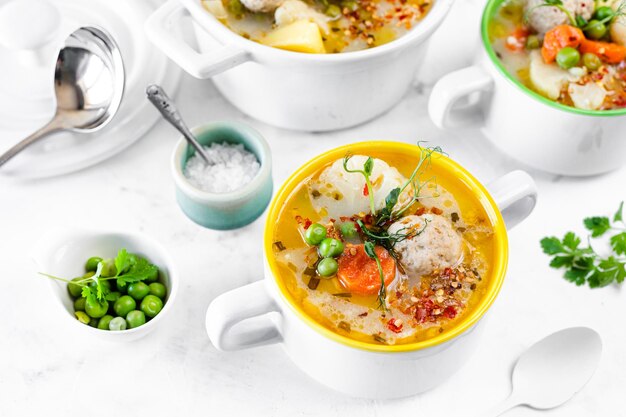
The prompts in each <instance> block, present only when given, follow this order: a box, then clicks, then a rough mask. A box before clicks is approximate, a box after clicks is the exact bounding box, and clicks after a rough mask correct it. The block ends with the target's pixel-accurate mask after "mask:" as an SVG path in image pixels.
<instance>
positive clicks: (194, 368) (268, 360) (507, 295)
mask: <svg viewBox="0 0 626 417" xmlns="http://www.w3.org/2000/svg"><path fill="white" fill-rule="evenodd" d="M427 93H428V91H424V92H422V91H421V89H420V88H417V87H416V88H414V89H412V90H411V91H410V92H409V93H408V94H407V96H406V98H405V99H404V100H403V102H402V103H401V104H399V105H398V106H396V107H395V108H394V109H393V110H391V111H390V112H389V113H388V114H386V115H384V116H382V117H380V118H379V119H377V120H374V121H372V122H370V123H368V124H365V125H363V126H360V127H357V128H354V129H350V130H346V131H340V132H335V133H325V134H308V133H298V132H289V131H281V130H278V129H276V128H272V127H270V126H267V125H263V124H261V123H258V122H256V121H254V120H249V119H247V118H246V117H245V116H243V115H241V114H240V113H239V112H238V111H237V110H236V109H234V108H233V107H232V106H230V104H228V103H227V102H226V101H225V100H224V99H222V98H221V97H220V96H219V94H218V93H217V92H216V90H215V89H214V87H213V86H212V84H211V83H209V82H202V81H198V80H194V79H191V78H189V77H186V76H185V77H184V79H183V83H182V85H181V89H180V91H179V93H178V95H177V96H178V100H177V101H178V103H179V104H180V108H181V111H182V113H183V115H184V116H185V117H186V119H187V120H188V122H189V124H190V125H192V126H193V125H197V124H201V123H203V122H206V121H211V120H222V119H231V120H244V121H248V122H249V123H250V124H252V125H253V126H254V127H255V128H256V129H258V130H259V131H260V132H261V133H262V134H263V135H264V136H265V137H266V138H267V140H268V142H269V143H270V146H271V148H272V151H273V157H274V181H275V185H276V186H278V185H280V183H281V182H282V181H283V180H284V179H285V178H286V177H287V176H288V175H289V174H290V173H291V172H292V171H294V170H295V169H296V168H297V167H298V166H299V165H301V164H302V163H303V162H305V161H306V160H308V159H309V158H311V157H313V156H314V155H316V154H318V153H320V152H322V151H324V150H327V149H330V148H332V147H335V146H338V145H341V144H346V143H350V142H354V141H360V140H367V139H388V140H398V141H405V142H416V141H418V140H428V141H430V143H431V144H433V145H440V146H442V147H443V149H445V150H446V151H447V152H448V153H449V154H450V156H451V157H452V158H454V159H456V160H458V161H459V162H460V163H462V164H463V165H465V166H466V167H467V168H468V169H469V170H470V171H471V172H473V173H474V174H475V175H476V176H477V177H478V178H479V179H480V180H481V181H483V182H489V181H490V180H492V179H494V178H496V177H498V176H499V175H502V174H504V173H506V172H507V171H509V170H512V169H516V168H520V166H519V165H518V164H517V163H516V162H514V161H512V160H510V159H509V158H507V157H505V156H503V155H502V154H500V153H498V152H497V151H495V150H494V149H493V147H492V146H491V145H490V144H489V143H488V142H487V141H486V139H484V138H483V136H482V135H481V134H480V133H479V132H478V131H475V130H464V131H459V132H441V131H439V130H437V129H436V128H435V127H434V126H433V125H432V124H431V123H430V121H429V120H428V118H427V116H426V115H425V106H426V100H427ZM176 139H177V135H176V133H175V132H174V131H173V129H172V128H171V127H170V126H169V125H166V124H165V123H160V124H159V125H157V126H156V127H155V129H153V130H152V131H151V132H150V133H149V134H148V135H147V136H146V137H145V138H143V139H142V140H141V141H139V142H138V143H137V144H135V145H134V146H132V147H131V148H130V149H128V150H127V151H125V152H123V153H122V154H120V155H118V156H116V157H114V158H113V159H111V160H109V161H106V162H104V163H102V164H100V165H98V166H95V167H93V168H90V169H87V170H84V171H81V172H78V173H75V174H72V175H68V176H64V177H59V178H52V179H49V180H40V181H33V182H21V183H16V182H9V181H6V180H0V231H1V235H0V236H1V238H0V259H1V260H2V263H1V265H2V272H1V273H0V279H1V280H2V287H1V288H0V416H3V417H4V416H7V417H8V416H31V415H33V416H35V415H37V416H41V415H44V414H45V415H48V416H73V415H81V416H85V415H88V416H117V415H150V416H152V417H154V416H169V415H205V416H216V415H227V416H229V415H252V414H254V415H276V416H295V415H303V416H309V415H337V416H343V417H346V416H352V415H354V416H359V417H366V416H377V415H394V414H395V413H398V414H400V413H402V414H404V413H406V414H407V415H423V416H433V415H440V416H450V417H454V416H459V417H461V416H475V415H476V416H478V415H480V412H481V411H482V410H484V409H485V408H489V406H491V405H492V404H493V403H495V402H497V401H499V400H501V399H503V398H505V397H506V396H507V394H508V392H509V390H510V372H511V368H512V365H513V363H514V361H515V359H516V358H517V357H518V355H519V354H520V353H521V352H522V351H523V350H524V349H525V348H527V347H528V346H530V345H531V344H532V343H533V342H534V341H536V340H538V339H540V338H542V337H543V336H545V335H547V334H549V333H551V332H553V331H556V330H558V329H561V328H563V327H568V326H578V325H585V326H591V327H592V328H594V329H596V330H597V331H598V332H600V334H601V335H602V338H603V341H604V353H603V357H602V360H601V363H600V368H599V370H598V372H597V373H596V375H595V376H594V377H593V379H592V380H591V382H590V383H589V385H588V386H587V387H586V388H585V389H584V390H583V391H582V392H581V393H579V394H578V395H577V396H576V397H574V399H573V400H572V401H571V402H569V403H568V404H566V405H565V406H563V407H561V408H558V409H555V410H553V411H550V412H546V413H545V414H546V415H550V416H567V417H571V416H596V415H597V416H606V417H609V416H610V417H613V416H626V411H625V410H624V392H625V390H626V377H625V376H624V373H625V371H626V331H625V330H624V329H625V326H624V323H625V321H624V320H625V317H626V303H625V301H626V297H625V296H624V293H623V289H620V288H615V287H609V288H605V289H598V290H590V289H588V288H578V287H576V286H574V285H572V284H570V283H568V282H566V281H565V280H563V279H562V278H561V277H560V275H561V273H560V272H558V271H554V270H551V269H550V268H548V266H547V264H548V258H547V257H546V256H544V255H543V254H542V253H541V250H540V247H539V240H540V239H541V238H542V237H543V236H545V235H552V234H556V235H559V236H560V235H562V234H563V233H564V232H565V231H567V230H570V229H573V230H575V231H577V232H582V231H583V230H582V224H581V220H582V218H583V217H585V216H588V215H593V214H612V213H613V212H614V211H615V208H616V207H617V205H618V203H619V201H620V200H621V199H624V198H626V192H625V191H624V184H625V183H626V170H620V171H618V172H613V173H610V174H607V175H604V176H599V177H594V178H587V179H571V178H562V177H554V176H550V175H545V174H541V173H538V172H534V171H532V170H531V171H530V172H531V174H532V175H533V176H534V177H535V178H536V180H537V183H538V185H539V193H540V194H539V202H538V204H537V207H536V210H535V212H534V213H533V214H532V215H531V217H530V218H529V219H528V220H527V221H526V222H525V223H523V224H522V225H520V226H518V227H517V228H516V229H514V230H513V231H512V232H511V233H510V252H511V254H510V266H509V273H508V276H507V278H506V281H505V285H504V288H503V290H502V292H501V294H500V296H499V298H498V300H497V302H496V303H495V305H494V306H493V307H492V309H491V310H490V312H489V317H488V320H489V322H488V323H487V326H486V329H485V332H484V338H483V340H482V343H481V346H480V350H479V351H478V352H477V354H476V355H475V356H473V357H472V359H471V360H470V361H469V362H468V363H467V364H466V366H465V367H463V368H462V369H461V370H460V371H459V372H458V374H456V375H455V376H454V377H453V378H452V379H451V380H450V381H448V382H447V383H445V384H444V385H442V386H441V387H439V388H437V389H435V390H433V391H431V392H428V393H425V394H423V395H420V396H416V397H412V398H407V399H402V400H396V401H369V400H362V399H353V398H348V397H345V396H342V395H340V394H337V393H335V392H333V391H331V390H329V389H327V388H325V387H323V386H320V385H318V384H317V383H316V382H314V381H312V380H310V379H309V378H308V377H307V376H305V375H304V374H303V373H302V372H300V371H299V370H298V369H297V368H295V366H293V365H292V364H291V363H290V362H289V360H288V359H287V357H286V356H285V355H284V354H283V352H282V350H281V347H280V346H270V347H264V348H258V349H254V350H249V351H243V352H237V353H222V352H218V351H217V350H216V349H215V348H214V347H213V346H212V345H211V344H210V342H209V339H208V337H207V335H206V333H205V330H204V314H205V311H206V308H207V306H208V305H209V303H210V302H211V300H212V299H213V298H215V297H216V296H217V295H219V294H221V293H223V292H225V291H227V290H230V289H233V288H236V287H239V286H241V285H244V284H246V283H249V282H252V281H255V280H258V279H260V278H261V271H262V258H261V233H262V227H263V221H264V217H262V218H261V219H259V220H257V221H256V222H254V223H253V224H252V225H250V226H248V227H245V228H243V229H240V230H236V231H231V232H215V231H211V230H206V229H203V228H201V227H199V226H197V225H195V224H194V223H192V222H191V221H190V220H188V219H187V218H186V217H185V216H184V215H183V214H182V213H181V211H180V210H179V208H178V207H177V205H176V202H175V199H174V186H173V181H172V178H171V176H170V170H169V159H170V154H171V152H172V149H173V147H174V143H175V141H176ZM540 151H541V150H539V149H538V150H537V152H540ZM521 168H523V167H521ZM52 226H68V227H69V226H72V227H73V226H80V227H96V228H100V229H104V230H122V229H128V230H134V231H143V232H145V233H148V234H150V235H151V236H153V237H155V238H156V239H158V240H159V241H160V242H161V243H162V244H163V245H164V246H165V247H166V248H167V249H168V250H169V251H170V252H171V254H172V255H173V257H174V259H175V260H176V262H177V265H178V267H179V270H180V273H181V286H180V292H179V295H178V298H177V300H176V304H175V305H174V307H173V310H172V311H171V315H170V317H168V318H167V319H166V320H165V321H164V322H162V323H161V326H160V328H159V329H157V330H156V331H155V332H154V333H152V334H150V335H148V336H147V337H146V338H144V339H141V340H139V341H136V342H132V343H128V344H122V345H111V344H103V343H102V342H99V341H98V340H95V339H91V338H89V337H87V336H86V335H84V334H83V333H82V332H78V333H76V332H75V329H73V328H72V326H69V324H70V323H69V322H68V320H70V319H69V318H67V317H64V316H62V315H59V314H57V313H59V312H58V311H56V310H55V309H59V308H60V307H58V306H57V305H55V303H54V302H53V300H52V299H51V293H50V290H49V288H48V285H47V284H48V283H47V282H45V279H44V278H41V277H39V276H37V275H36V272H37V271H36V267H35V265H34V263H33V262H32V261H31V260H30V259H29V256H28V253H29V249H30V248H31V246H32V244H33V242H34V241H35V240H36V239H37V238H38V237H39V236H40V235H41V234H42V232H43V231H44V230H45V229H47V228H49V227H52ZM242 260H245V262H242ZM51 310H55V311H51ZM53 313H54V314H53ZM311 360H315V358H311ZM371 377H372V378H376V377H377V376H376V375H372V376H371ZM418 377H419V375H416V378H418ZM389 383H390V384H393V383H394V381H389ZM535 413H536V412H535V411H533V410H530V409H527V408H518V409H516V410H513V411H511V412H510V414H508V415H510V416H512V417H514V416H530V415H533V414H535Z"/></svg>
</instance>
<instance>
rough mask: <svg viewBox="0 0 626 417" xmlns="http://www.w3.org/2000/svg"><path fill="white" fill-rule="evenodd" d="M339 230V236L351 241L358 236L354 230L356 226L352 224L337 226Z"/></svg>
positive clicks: (346, 223)
mask: <svg viewBox="0 0 626 417" xmlns="http://www.w3.org/2000/svg"><path fill="white" fill-rule="evenodd" d="M339 230H340V231H341V236H343V237H345V238H346V239H352V238H354V237H356V236H357V235H358V232H357V230H356V224H355V223H354V222H345V223H342V224H341V226H339Z"/></svg>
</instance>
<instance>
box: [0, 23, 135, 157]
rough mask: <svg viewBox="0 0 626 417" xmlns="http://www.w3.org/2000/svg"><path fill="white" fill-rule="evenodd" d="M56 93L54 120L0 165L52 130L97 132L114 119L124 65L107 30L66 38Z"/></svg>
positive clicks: (76, 33)
mask: <svg viewBox="0 0 626 417" xmlns="http://www.w3.org/2000/svg"><path fill="white" fill-rule="evenodd" d="M54 93H55V96H56V101H57V108H56V113H55V115H54V117H53V118H52V120H50V122H48V124H47V125H45V126H43V127H42V128H41V129H39V130H37V131H36V132H35V133H33V134H32V135H30V136H29V137H27V138H26V139H23V140H22V141H21V142H19V143H18V144H16V145H15V146H13V147H12V148H10V149H9V150H8V151H6V152H5V153H4V154H2V155H0V167H1V166H2V165H4V164H5V163H6V162H7V161H8V160H10V159H11V158H13V157H14V156H15V155H17V154H18V153H20V152H21V151H23V150H24V149H26V148H27V147H29V146H30V145H32V144H34V143H36V142H38V141H39V140H40V139H42V138H44V137H46V136H48V135H50V134H52V133H56V132H61V131H65V130H69V131H72V132H77V133H89V132H94V131H96V130H98V129H101V128H103V127H104V126H106V124H107V123H109V122H110V121H111V119H112V118H113V116H114V115H115V113H116V112H117V110H118V108H119V106H120V103H121V101H122V96H123V94H124V64H123V62H122V55H121V54H120V51H119V48H118V47H117V44H116V43H115V41H114V40H113V38H112V37H111V36H110V35H109V34H108V33H107V32H105V31H104V30H103V29H100V28H95V27H89V26H86V27H82V28H80V29H78V30H76V31H74V32H73V33H72V34H71V35H70V36H69V37H68V38H67V39H66V41H65V45H64V46H63V48H62V49H61V51H60V52H59V55H58V58H57V62H56V68H55V71H54Z"/></svg>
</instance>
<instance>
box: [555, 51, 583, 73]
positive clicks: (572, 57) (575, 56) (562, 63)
mask: <svg viewBox="0 0 626 417" xmlns="http://www.w3.org/2000/svg"><path fill="white" fill-rule="evenodd" d="M578 61H580V52H578V51H577V50H576V49H574V48H572V47H571V46H566V47H565V48H562V49H561V50H560V51H559V52H557V54H556V63H557V64H559V67H561V68H563V69H570V68H572V67H574V66H576V64H578Z"/></svg>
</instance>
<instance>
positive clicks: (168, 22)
mask: <svg viewBox="0 0 626 417" xmlns="http://www.w3.org/2000/svg"><path fill="white" fill-rule="evenodd" d="M185 13H186V10H185V8H184V7H183V6H182V5H181V4H180V3H179V1H178V0H169V1H168V2H167V3H165V4H164V5H163V6H161V7H159V8H158V9H157V10H156V11H155V12H154V13H152V14H151V15H150V17H148V19H147V20H146V23H145V25H144V30H145V32H146V35H147V36H148V39H150V40H151V41H152V43H154V44H155V45H156V46H157V47H158V48H159V49H161V51H163V53H165V55H167V56H168V57H170V59H172V60H173V61H174V62H176V63H177V64H178V65H180V66H181V67H182V68H183V69H184V70H185V71H187V72H188V73H189V74H191V75H193V76H194V77H196V78H210V77H212V76H214V75H216V74H219V73H221V72H224V71H226V70H227V69H230V68H232V67H235V66H237V65H240V64H243V63H244V62H246V61H248V60H249V55H248V53H247V52H245V51H242V50H240V49H237V48H234V47H232V46H228V45H220V46H219V47H217V48H215V49H213V50H211V51H210V53H207V54H201V53H198V52H196V51H195V50H194V49H193V48H192V47H191V46H190V45H189V44H188V43H187V42H185V41H184V40H183V39H182V38H180V37H177V36H175V34H174V33H172V27H175V26H176V24H177V23H179V22H180V19H181V18H182V17H183V15H184V14H185Z"/></svg>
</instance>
